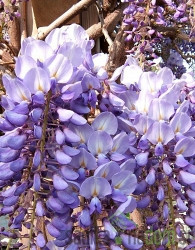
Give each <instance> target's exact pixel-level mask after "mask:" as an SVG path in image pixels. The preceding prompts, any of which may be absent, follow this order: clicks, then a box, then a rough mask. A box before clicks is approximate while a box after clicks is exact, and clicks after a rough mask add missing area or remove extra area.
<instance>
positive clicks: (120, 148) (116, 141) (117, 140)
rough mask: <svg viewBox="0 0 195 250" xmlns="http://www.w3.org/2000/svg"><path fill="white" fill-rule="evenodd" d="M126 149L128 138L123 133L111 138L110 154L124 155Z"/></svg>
mask: <svg viewBox="0 0 195 250" xmlns="http://www.w3.org/2000/svg"><path fill="white" fill-rule="evenodd" d="M128 148H129V137H128V135H127V134H126V133H125V132H121V133H119V134H117V135H116V136H115V137H114V138H113V147H112V152H117V153H120V154H124V153H125V152H126V151H127V149H128Z"/></svg>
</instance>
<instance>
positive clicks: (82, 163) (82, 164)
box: [80, 160, 86, 168]
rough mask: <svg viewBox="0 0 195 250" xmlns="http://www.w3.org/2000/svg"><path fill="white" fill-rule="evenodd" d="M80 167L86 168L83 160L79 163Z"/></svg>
mask: <svg viewBox="0 0 195 250" xmlns="http://www.w3.org/2000/svg"><path fill="white" fill-rule="evenodd" d="M80 165H81V167H83V168H85V167H86V163H85V161H84V160H82V162H81V163H80Z"/></svg>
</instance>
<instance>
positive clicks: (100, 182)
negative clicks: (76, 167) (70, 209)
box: [80, 176, 112, 199]
mask: <svg viewBox="0 0 195 250" xmlns="http://www.w3.org/2000/svg"><path fill="white" fill-rule="evenodd" d="M111 192H112V190H111V187H110V184H109V182H108V181H107V180H106V179H104V178H102V177H93V176H92V177H89V178H87V179H86V180H85V181H84V182H83V183H82V185H81V188H80V195H81V196H83V197H85V198H87V199H89V198H91V197H96V196H98V197H99V198H104V197H105V196H107V195H109V194H111Z"/></svg>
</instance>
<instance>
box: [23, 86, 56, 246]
mask: <svg viewBox="0 0 195 250" xmlns="http://www.w3.org/2000/svg"><path fill="white" fill-rule="evenodd" d="M51 96H52V91H51V90H50V91H49V92H48V95H47V99H46V106H45V110H44V119H43V126H42V137H41V142H40V151H41V153H42V155H41V163H40V165H39V169H40V168H41V164H42V162H43V159H44V156H43V153H44V149H45V141H46V131H47V123H48V114H49V104H50V100H51ZM37 198H38V194H37V192H34V201H33V211H32V214H31V228H30V233H29V242H28V249H27V250H30V247H31V240H32V234H33V227H34V219H35V209H36V204H37Z"/></svg>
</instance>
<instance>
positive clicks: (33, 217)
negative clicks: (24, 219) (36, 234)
mask: <svg viewBox="0 0 195 250" xmlns="http://www.w3.org/2000/svg"><path fill="white" fill-rule="evenodd" d="M36 201H37V193H36V192H35V193H34V202H33V211H32V215H31V227H30V233H29V242H28V248H27V250H30V247H31V239H32V234H33V225H34V219H35V208H36V204H37V202H36Z"/></svg>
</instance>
